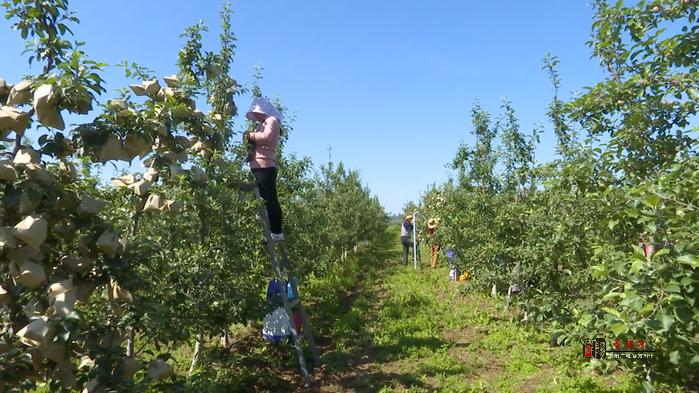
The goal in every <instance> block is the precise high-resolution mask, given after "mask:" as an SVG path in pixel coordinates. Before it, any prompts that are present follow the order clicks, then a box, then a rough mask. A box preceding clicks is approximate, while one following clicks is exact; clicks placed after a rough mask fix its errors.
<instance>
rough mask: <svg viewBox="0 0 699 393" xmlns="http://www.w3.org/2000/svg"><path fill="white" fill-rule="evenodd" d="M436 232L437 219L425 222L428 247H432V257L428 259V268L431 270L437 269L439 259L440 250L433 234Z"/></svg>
mask: <svg viewBox="0 0 699 393" xmlns="http://www.w3.org/2000/svg"><path fill="white" fill-rule="evenodd" d="M436 232H437V219H435V218H430V219H429V220H427V235H428V236H429V239H430V245H431V246H432V257H431V258H430V266H432V268H433V269H434V268H436V267H437V260H438V259H439V250H440V249H441V247H440V245H439V243H437V238H436V236H435V233H436Z"/></svg>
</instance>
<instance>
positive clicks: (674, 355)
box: [670, 351, 680, 364]
mask: <svg viewBox="0 0 699 393" xmlns="http://www.w3.org/2000/svg"><path fill="white" fill-rule="evenodd" d="M670 363H672V364H680V351H672V352H670Z"/></svg>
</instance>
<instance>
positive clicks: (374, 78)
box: [0, 0, 602, 213]
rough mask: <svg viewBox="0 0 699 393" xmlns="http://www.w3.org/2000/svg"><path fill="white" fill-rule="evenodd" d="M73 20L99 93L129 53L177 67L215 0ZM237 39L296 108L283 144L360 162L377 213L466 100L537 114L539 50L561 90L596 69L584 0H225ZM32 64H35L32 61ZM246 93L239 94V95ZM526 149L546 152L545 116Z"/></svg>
mask: <svg viewBox="0 0 699 393" xmlns="http://www.w3.org/2000/svg"><path fill="white" fill-rule="evenodd" d="M70 4H71V8H72V9H74V10H76V11H78V17H79V18H80V19H81V24H80V26H78V27H77V28H76V29H74V32H75V33H76V37H77V39H78V40H81V41H85V42H86V46H85V50H86V52H87V53H88V54H89V55H90V57H91V58H93V59H94V60H98V61H102V62H106V63H108V64H110V65H111V66H112V67H110V68H109V69H108V70H107V71H106V72H105V74H104V75H105V79H106V81H107V83H108V84H107V88H108V93H107V95H105V96H104V97H103V100H106V99H107V98H109V97H111V96H114V95H116V93H115V90H116V89H117V88H119V87H121V86H124V85H125V84H127V81H126V80H125V79H124V77H123V72H122V71H121V69H118V68H115V67H113V65H115V64H117V63H119V62H120V61H121V60H124V59H128V60H129V61H135V62H137V63H139V64H140V65H143V66H147V67H149V68H151V69H153V70H155V71H156V72H157V73H158V75H160V76H165V75H170V74H173V73H176V67H175V60H176V56H177V51H178V49H179V47H180V45H181V43H182V39H180V38H179V34H180V33H181V32H182V31H183V29H184V28H185V27H186V26H189V25H192V24H194V23H196V22H197V21H198V20H200V19H202V20H204V22H205V23H206V24H207V25H208V26H209V28H210V33H209V34H208V35H207V38H206V42H207V43H209V45H210V46H209V49H214V47H213V44H214V43H215V40H216V39H217V35H218V32H219V26H218V24H219V15H218V14H219V11H220V8H221V5H222V2H221V1H218V0H200V1H184V0H168V1H166V0H146V1H144V0H142V1H133V0H120V1H105V0H100V1H95V0H72V1H71V2H70ZM233 10H234V16H233V29H234V31H235V34H236V35H237V38H238V43H237V45H238V49H237V53H236V57H235V63H234V66H233V69H232V74H233V76H234V77H236V78H237V79H238V80H239V81H241V82H250V81H251V80H252V75H253V74H254V67H255V65H256V64H260V65H262V66H263V67H264V80H263V82H262V89H263V92H264V93H265V94H266V95H269V96H279V97H281V98H282V100H283V101H284V103H285V104H286V105H287V106H288V107H289V108H290V109H291V110H292V111H294V112H296V117H297V120H296V124H295V131H294V133H293V134H292V137H291V140H290V141H289V143H288V145H287V149H288V151H292V152H295V153H297V154H298V155H302V156H310V157H311V158H312V159H313V161H314V162H316V163H317V164H320V163H325V162H327V159H328V147H332V158H333V160H334V161H343V162H344V163H345V164H346V165H347V166H348V167H350V168H354V169H358V170H359V171H360V172H361V174H362V178H363V179H364V181H365V182H366V184H367V185H368V186H369V187H370V189H371V190H372V192H373V193H374V194H376V195H378V197H379V198H380V200H381V202H382V204H383V205H384V207H385V208H386V209H387V210H388V211H389V212H396V213H397V212H399V211H400V209H401V207H402V206H403V204H404V203H405V202H406V201H408V200H416V199H417V198H418V197H419V195H420V192H421V191H424V190H425V189H426V188H427V187H428V186H429V185H430V184H432V183H435V182H436V183H440V182H443V181H445V180H446V179H447V178H448V176H449V170H448V169H447V168H446V166H445V165H446V164H447V163H448V162H450V161H451V159H452V158H453V156H454V154H455V153H456V150H457V147H458V145H459V143H460V142H462V141H466V142H471V141H472V137H471V135H470V131H471V123H470V115H469V110H470V108H471V106H472V105H473V103H474V102H475V101H476V100H479V101H480V102H481V104H482V106H484V107H485V108H486V109H488V110H490V111H491V113H496V112H499V106H500V101H501V100H502V98H503V97H505V96H506V97H508V98H509V99H510V100H511V101H512V102H513V104H514V106H515V108H516V110H517V112H518V117H519V119H520V125H521V127H522V129H523V130H525V131H528V130H530V129H531V128H532V127H534V125H535V124H536V123H538V122H545V121H546V115H545V114H546V106H547V105H548V103H549V101H550V98H551V94H552V91H551V88H550V84H549V82H548V79H547V76H546V74H545V73H544V72H542V71H540V68H541V64H542V62H541V60H542V58H543V56H544V55H545V54H546V53H547V52H551V53H552V54H553V55H556V56H558V57H559V59H560V62H561V63H560V68H559V71H560V73H561V76H562V78H563V88H562V92H563V94H564V96H568V95H569V94H570V93H571V92H574V91H579V90H580V89H582V87H583V86H587V85H591V84H593V83H595V82H596V81H599V80H600V79H601V78H602V73H601V70H600V67H599V66H598V63H597V62H596V60H594V59H590V53H591V52H590V49H589V48H588V47H587V45H586V41H588V40H589V38H590V26H591V18H592V10H591V7H590V6H589V4H588V3H587V2H586V1H584V0H537V1H535V2H532V1H527V2H524V1H514V0H492V1H478V2H476V1H466V0H464V1H457V0H448V1H447V0H445V1H439V2H435V1H376V0H373V1H369V0H352V1H350V0H335V1H327V0H303V1H299V0H297V1H292V0H268V1H260V0H237V1H233ZM0 42H1V43H2V48H3V53H2V54H0V77H2V78H5V79H7V80H8V81H17V80H18V79H19V78H20V77H21V75H23V74H25V73H27V66H26V60H25V58H23V57H21V56H20V53H21V52H22V50H23V47H24V44H23V42H22V41H21V38H20V37H19V35H18V34H17V33H16V32H12V31H11V30H10V29H9V23H8V21H6V20H4V19H1V20H0ZM37 71H38V70H37V69H35V70H33V72H37ZM248 104H249V102H247V99H245V100H243V101H242V102H238V106H239V107H240V108H241V110H244V109H246V108H247V106H248ZM545 126H546V131H545V133H544V134H543V135H542V141H541V145H540V147H539V149H538V151H537V159H538V160H539V161H547V160H549V159H551V158H552V157H553V154H554V149H553V146H554V144H555V140H554V137H553V133H552V131H551V129H550V126H549V125H548V123H546V124H545Z"/></svg>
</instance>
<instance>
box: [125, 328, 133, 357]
mask: <svg viewBox="0 0 699 393" xmlns="http://www.w3.org/2000/svg"><path fill="white" fill-rule="evenodd" d="M126 331H127V332H128V333H127V337H126V356H133V354H134V352H133V342H134V329H133V326H129V327H128V328H126Z"/></svg>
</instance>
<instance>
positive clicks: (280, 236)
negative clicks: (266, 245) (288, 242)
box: [271, 233, 284, 242]
mask: <svg viewBox="0 0 699 393" xmlns="http://www.w3.org/2000/svg"><path fill="white" fill-rule="evenodd" d="M271 235H272V240H274V241H275V242H280V241H283V240H284V234H283V233H272V234H271Z"/></svg>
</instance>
